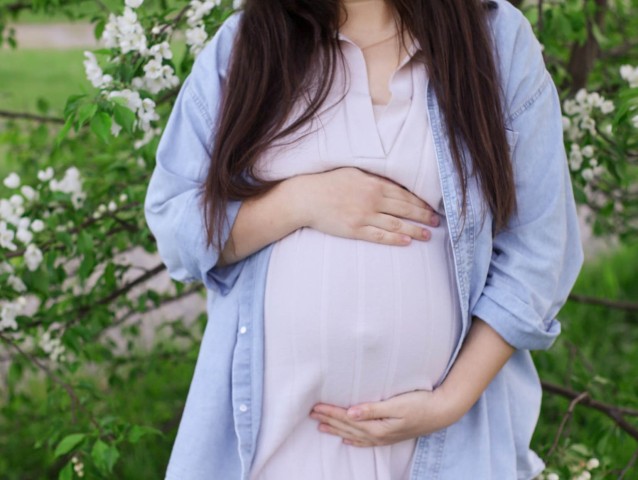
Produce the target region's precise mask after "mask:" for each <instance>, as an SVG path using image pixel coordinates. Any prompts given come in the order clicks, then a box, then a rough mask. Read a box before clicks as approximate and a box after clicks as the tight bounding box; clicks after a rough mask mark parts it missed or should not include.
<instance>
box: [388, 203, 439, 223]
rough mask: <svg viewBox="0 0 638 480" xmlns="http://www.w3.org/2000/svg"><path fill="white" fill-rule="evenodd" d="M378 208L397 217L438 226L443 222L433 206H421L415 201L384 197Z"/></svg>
mask: <svg viewBox="0 0 638 480" xmlns="http://www.w3.org/2000/svg"><path fill="white" fill-rule="evenodd" d="M378 208H379V209H380V211H381V212H383V213H387V214H389V215H393V216H395V217H401V218H406V219H409V220H413V221H415V222H419V223H423V224H426V225H431V226H433V227H438V226H439V224H440V223H441V220H440V218H439V214H438V213H436V212H435V211H434V210H433V209H431V208H425V207H420V206H417V205H414V204H413V203H410V202H406V201H405V200H399V199H396V198H388V197H384V198H383V199H381V200H380V201H379V204H378Z"/></svg>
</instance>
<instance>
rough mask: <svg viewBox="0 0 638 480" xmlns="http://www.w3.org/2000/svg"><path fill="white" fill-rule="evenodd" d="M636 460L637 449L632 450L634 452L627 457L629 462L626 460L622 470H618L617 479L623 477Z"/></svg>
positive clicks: (620, 479) (619, 479)
mask: <svg viewBox="0 0 638 480" xmlns="http://www.w3.org/2000/svg"><path fill="white" fill-rule="evenodd" d="M636 460H638V450H636V451H635V452H634V454H633V455H632V456H631V458H630V459H629V462H627V465H625V468H623V469H622V471H621V472H620V475H618V480H623V479H624V478H625V475H626V474H627V472H628V471H629V470H631V469H632V468H633V466H634V465H635V463H636Z"/></svg>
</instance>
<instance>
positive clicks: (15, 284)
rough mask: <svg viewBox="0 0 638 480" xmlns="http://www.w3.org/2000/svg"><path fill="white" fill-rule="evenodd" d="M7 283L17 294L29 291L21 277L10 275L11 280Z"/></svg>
mask: <svg viewBox="0 0 638 480" xmlns="http://www.w3.org/2000/svg"><path fill="white" fill-rule="evenodd" d="M7 283H8V284H9V286H10V287H11V288H13V289H14V290H15V291H16V292H24V291H26V289H27V287H26V285H25V284H24V282H23V281H22V279H21V278H20V277H16V276H15V275H10V276H9V278H8V279H7Z"/></svg>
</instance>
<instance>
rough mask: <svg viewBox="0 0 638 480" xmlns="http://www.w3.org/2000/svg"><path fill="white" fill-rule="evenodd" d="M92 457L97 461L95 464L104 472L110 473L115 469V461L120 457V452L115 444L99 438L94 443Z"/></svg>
mask: <svg viewBox="0 0 638 480" xmlns="http://www.w3.org/2000/svg"><path fill="white" fill-rule="evenodd" d="M91 457H92V458H93V461H94V462H95V466H96V467H97V468H99V469H100V470H102V471H103V472H107V473H110V472H111V471H113V467H114V466H115V462H117V459H118V458H119V457H120V452H118V450H117V448H115V446H113V445H108V444H106V443H104V442H103V441H102V440H98V441H96V442H95V445H93V449H92V450H91Z"/></svg>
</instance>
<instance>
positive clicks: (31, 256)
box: [24, 243, 43, 272]
mask: <svg viewBox="0 0 638 480" xmlns="http://www.w3.org/2000/svg"><path fill="white" fill-rule="evenodd" d="M42 258H43V256H42V251H41V250H40V249H39V248H38V247H36V246H35V244H33V243H30V244H29V245H27V249H26V250H25V251H24V262H25V263H26V264H27V268H28V269H29V270H31V271H32V272H33V271H34V270H36V269H37V268H38V267H39V266H40V264H41V263H42Z"/></svg>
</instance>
